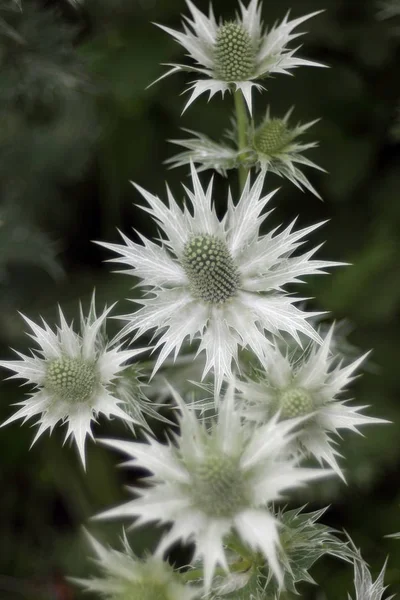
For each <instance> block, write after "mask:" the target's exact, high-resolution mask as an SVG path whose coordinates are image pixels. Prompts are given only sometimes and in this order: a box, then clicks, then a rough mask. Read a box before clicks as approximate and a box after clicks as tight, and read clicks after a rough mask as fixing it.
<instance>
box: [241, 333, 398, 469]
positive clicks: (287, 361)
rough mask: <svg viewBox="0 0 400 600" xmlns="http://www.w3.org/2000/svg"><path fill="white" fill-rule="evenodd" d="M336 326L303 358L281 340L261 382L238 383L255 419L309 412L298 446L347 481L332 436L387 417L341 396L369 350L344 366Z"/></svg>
mask: <svg viewBox="0 0 400 600" xmlns="http://www.w3.org/2000/svg"><path fill="white" fill-rule="evenodd" d="M333 331H334V328H333V326H332V327H331V329H330V330H329V332H328V334H327V335H326V337H325V339H324V341H323V344H322V345H318V344H315V343H311V344H310V347H309V348H308V349H307V350H306V351H305V352H304V354H303V356H302V357H300V358H298V357H297V356H296V357H295V358H294V359H293V360H292V359H291V357H290V356H289V355H288V354H287V353H285V352H284V351H283V350H282V349H280V348H279V346H278V345H276V346H275V347H273V348H271V350H270V353H269V366H268V370H267V371H265V372H264V371H260V372H259V374H258V375H259V377H258V380H257V381H255V380H253V379H248V380H247V381H237V382H236V385H237V388H238V389H239V390H240V392H241V393H242V395H243V401H244V408H243V411H244V414H245V416H246V417H247V418H248V419H250V420H254V421H256V422H261V423H263V422H265V421H268V420H269V419H270V418H271V417H272V415H274V414H279V416H280V418H281V419H282V420H284V419H290V418H293V417H300V416H303V417H305V416H307V415H310V416H309V418H308V419H306V420H305V421H304V422H303V423H302V425H301V428H300V430H299V432H298V436H297V439H296V444H295V447H296V450H300V452H302V453H304V454H306V455H313V456H315V457H316V458H317V460H318V461H319V462H320V463H322V462H324V461H325V462H326V463H328V464H329V466H330V467H331V468H332V469H333V470H334V471H335V472H336V473H337V474H338V475H339V477H341V478H342V479H343V480H344V475H343V472H342V470H341V468H340V466H339V465H338V462H337V460H336V457H337V456H340V454H339V453H338V451H337V450H335V448H334V447H333V444H335V443H336V442H335V441H334V440H332V437H331V436H332V435H336V434H338V432H339V430H340V429H350V430H351V431H354V432H356V433H359V431H358V429H357V427H358V426H360V425H365V424H374V423H388V421H385V420H384V419H378V418H375V417H369V416H367V415H363V414H360V411H362V410H363V409H365V408H367V407H366V406H351V405H349V404H348V400H341V399H339V398H338V396H340V395H341V394H342V393H343V392H345V391H346V389H347V387H348V385H349V384H350V383H351V382H352V381H353V379H354V378H355V375H354V372H355V371H356V370H357V368H358V367H359V366H360V364H361V363H362V362H363V360H364V359H365V358H366V356H367V354H368V353H367V354H365V355H364V356H361V357H360V358H358V359H357V360H355V361H353V362H351V363H350V364H347V365H343V363H342V362H341V361H340V360H338V357H337V356H336V355H335V354H333V353H332V352H331V340H332V335H333Z"/></svg>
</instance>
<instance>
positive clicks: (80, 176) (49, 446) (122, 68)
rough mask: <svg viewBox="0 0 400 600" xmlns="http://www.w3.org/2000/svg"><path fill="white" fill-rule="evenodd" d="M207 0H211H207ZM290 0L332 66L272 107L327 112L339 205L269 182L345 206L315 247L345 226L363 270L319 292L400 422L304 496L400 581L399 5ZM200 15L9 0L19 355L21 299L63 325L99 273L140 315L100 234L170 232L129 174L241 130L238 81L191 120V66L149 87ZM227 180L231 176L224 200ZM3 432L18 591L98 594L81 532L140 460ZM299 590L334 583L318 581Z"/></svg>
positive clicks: (157, 184) (2, 563) (337, 256)
mask: <svg viewBox="0 0 400 600" xmlns="http://www.w3.org/2000/svg"><path fill="white" fill-rule="evenodd" d="M214 4H215V9H216V12H217V14H223V15H224V16H226V17H229V16H233V13H234V10H235V9H236V3H233V2H232V1H231V0H216V2H215V3H214ZM207 5H208V2H207V1H206V0H199V1H198V6H199V8H201V9H203V10H207ZM289 8H291V9H292V15H293V16H294V17H296V16H300V15H301V14H304V13H306V12H311V11H314V10H319V9H326V10H325V12H324V13H322V14H320V15H319V16H318V17H316V18H314V19H312V20H311V21H310V22H307V29H308V31H309V34H308V35H307V36H306V37H304V38H303V47H302V49H301V53H302V55H303V56H304V57H308V58H310V59H312V60H318V61H321V62H324V63H325V64H327V65H329V66H330V68H329V69H324V70H322V69H306V68H304V69H299V70H298V71H296V73H295V75H296V76H295V77H287V76H281V77H276V78H274V79H270V80H268V81H267V88H268V91H267V92H266V93H264V94H263V95H257V96H256V98H255V106H256V111H257V113H258V114H259V115H262V114H263V112H264V110H265V106H266V104H267V103H269V104H270V106H271V113H272V115H276V116H278V117H280V116H282V115H283V114H284V113H285V112H286V111H287V110H288V108H290V106H291V105H295V112H294V119H295V120H296V119H297V120H301V121H303V122H304V121H307V120H311V119H315V118H317V117H321V121H320V122H319V123H318V124H317V125H316V126H315V127H314V128H313V131H312V133H311V134H310V136H312V137H311V138H310V139H312V140H314V139H319V141H320V147H319V148H318V149H316V150H313V151H311V152H310V158H311V159H312V160H314V161H315V162H316V163H317V164H319V165H321V166H322V167H324V168H326V169H327V170H328V172H329V174H328V175H324V174H319V173H312V172H311V173H308V175H309V177H310V180H311V181H312V183H313V185H315V186H316V187H317V189H318V190H319V191H320V193H321V195H322V196H323V198H324V202H323V203H322V202H319V201H318V200H316V199H315V197H313V196H312V195H311V194H303V193H302V192H300V191H299V190H298V189H296V188H294V187H293V186H292V185H290V184H289V183H286V182H283V183H282V180H279V179H277V178H275V177H274V176H272V175H271V176H270V177H269V178H268V185H269V186H270V188H271V189H272V188H274V187H276V186H277V185H279V186H281V190H280V191H279V193H278V194H277V196H275V204H276V206H277V208H276V210H275V211H274V214H273V216H272V217H271V218H270V219H269V225H270V226H271V225H273V224H278V223H280V222H282V221H285V222H287V221H288V220H289V219H292V218H293V217H294V216H296V215H300V216H299V222H300V223H301V224H308V223H311V222H314V221H316V220H321V219H330V222H329V223H328V224H327V225H326V226H325V227H324V228H323V230H321V232H320V233H319V234H317V235H315V236H314V242H318V241H319V240H321V241H322V240H323V239H326V240H327V242H326V244H325V246H324V248H323V249H322V250H321V254H323V255H324V256H325V257H327V258H329V259H332V260H342V261H346V262H350V263H352V266H349V267H346V268H342V269H338V270H337V271H336V272H335V273H334V274H333V275H329V276H328V277H325V278H320V279H319V280H317V281H310V283H309V285H308V287H307V296H315V299H314V300H313V301H312V303H311V304H312V305H313V306H315V307H318V308H323V309H326V310H329V311H331V315H329V318H331V317H332V318H336V319H342V318H346V319H347V320H348V321H349V322H350V323H351V326H352V331H351V333H350V335H349V341H350V342H351V343H352V344H354V345H356V346H358V347H359V348H360V349H361V350H367V349H369V348H374V353H373V357H372V359H371V361H370V364H369V368H368V370H367V372H366V373H365V375H364V376H363V377H362V378H361V379H360V380H358V381H357V383H356V384H355V385H354V389H353V390H352V395H354V397H356V398H357V399H358V400H359V402H360V403H361V404H365V405H371V409H370V411H371V412H370V414H374V415H376V416H380V417H384V418H388V419H390V420H392V421H393V424H392V425H388V426H386V427H372V428H370V429H367V430H366V431H365V432H364V433H365V435H366V437H365V438H362V437H358V436H348V437H347V436H346V437H345V439H344V440H343V443H342V447H341V449H342V452H343V454H344V456H345V457H346V465H347V478H348V483H349V485H348V487H346V486H344V485H343V484H340V483H337V482H325V483H324V484H322V486H320V487H318V486H313V488H312V490H311V491H310V492H309V494H308V496H307V497H304V496H303V497H301V498H300V497H299V498H298V499H297V500H298V501H299V502H304V500H307V501H309V500H311V501H313V502H312V504H311V506H312V507H313V508H319V507H321V506H324V505H326V504H331V507H330V509H329V510H328V512H327V513H326V514H325V515H324V518H323V522H324V523H326V524H328V525H330V526H334V527H336V528H339V529H340V528H342V527H344V528H345V529H346V530H347V531H348V533H349V534H350V535H351V536H352V537H353V538H354V541H355V543H356V545H357V546H361V548H362V552H363V555H364V557H365V559H366V560H367V561H368V562H370V564H371V567H372V571H373V573H374V574H377V573H378V572H379V570H380V568H381V566H382V564H383V562H384V559H385V556H386V555H387V554H388V553H389V554H390V560H389V565H388V571H387V583H389V584H391V588H390V590H391V592H392V593H395V592H397V593H400V542H399V541H396V540H393V539H387V538H384V537H383V536H384V535H386V534H390V533H393V532H396V531H399V530H400V407H399V402H400V397H399V396H400V376H399V364H400V319H399V308H400V263H399V254H400V236H399V231H400V139H399V138H400V136H398V135H396V131H397V130H398V120H397V119H398V106H399V103H400V76H399V62H400V60H399V59H400V36H399V34H398V31H399V29H398V25H399V24H398V23H397V22H396V16H395V15H394V16H393V18H390V19H382V18H381V17H382V14H381V15H380V16H379V11H380V10H381V8H380V5H379V3H377V2H375V0H352V1H351V2H349V1H348V0H296V1H295V2H294V1H293V2H291V3H289V2H285V1H283V2H277V1H275V2H272V1H265V2H264V6H263V16H264V21H265V22H266V23H273V22H275V20H276V19H280V18H282V17H283V16H284V14H285V12H286V10H287V9H289ZM185 10H186V9H185V4H184V1H183V0H84V1H82V2H73V3H70V2H67V0H65V1H64V2H63V1H62V0H58V1H56V0H54V1H52V2H50V1H48V2H45V1H44V0H43V1H41V2H40V1H39V0H37V1H36V2H34V1H33V0H21V9H20V8H19V6H18V4H17V3H15V2H14V1H13V0H2V1H1V3H0V192H1V199H0V250H1V252H0V291H1V294H0V344H1V356H2V357H4V358H5V357H7V356H11V351H10V350H9V347H10V346H11V347H14V348H18V349H20V350H22V351H24V350H27V348H28V347H29V338H28V337H27V336H26V335H24V333H23V331H24V326H23V322H22V320H21V319H20V317H19V316H18V314H17V311H18V310H19V311H22V312H24V313H25V314H27V315H28V316H29V317H31V318H33V319H38V317H39V315H42V316H43V317H45V318H46V319H47V320H48V321H49V322H53V320H54V317H55V314H56V305H57V303H60V304H61V305H62V306H63V309H65V312H66V313H67V314H68V315H69V316H70V317H71V318H72V317H74V316H76V309H77V300H78V299H82V300H83V301H84V302H85V301H87V299H88V298H89V296H90V294H91V290H92V287H93V286H96V289H97V297H98V300H99V302H100V303H103V302H106V301H107V302H113V301H115V300H121V303H120V306H119V310H121V311H122V312H123V309H124V300H123V299H124V298H126V297H128V296H129V295H130V296H131V297H132V293H133V292H130V285H131V283H132V282H131V281H129V278H128V277H124V276H122V275H112V274H111V273H110V268H109V266H107V265H104V264H103V261H104V259H105V258H108V256H107V254H106V252H105V251H103V250H101V249H100V248H99V247H97V246H95V245H94V244H93V243H92V242H91V240H93V239H106V240H108V241H113V240H116V239H117V233H116V228H117V227H119V228H121V229H122V230H123V231H124V232H126V233H127V234H128V235H130V234H131V227H134V228H135V229H139V230H140V231H141V232H143V233H144V234H146V235H155V234H156V232H155V231H153V230H152V228H151V224H150V221H149V219H148V218H147V217H146V215H145V213H143V211H141V210H140V209H138V208H137V207H136V206H134V203H136V202H138V200H139V197H138V195H137V193H136V192H135V191H134V189H133V188H132V186H131V185H130V183H129V180H134V181H136V182H138V183H139V184H141V185H142V186H143V187H145V188H148V189H150V190H151V191H152V192H154V193H159V194H161V193H163V188H164V181H165V179H166V178H168V181H169V183H170V185H171V187H172V189H173V191H174V192H175V193H176V194H178V195H179V194H181V188H180V181H186V179H187V172H186V171H185V170H184V169H177V170H174V171H171V172H167V171H166V168H165V166H164V165H163V161H165V160H166V159H167V158H169V157H170V156H171V155H172V154H173V153H174V147H173V146H172V145H170V144H168V142H167V139H169V138H176V137H179V136H178V133H179V132H178V129H179V128H180V127H185V128H189V129H194V130H198V131H202V132H204V133H206V134H208V135H212V137H213V138H215V139H217V138H218V134H222V132H223V131H224V129H225V128H226V127H227V126H228V125H229V120H230V116H231V112H230V111H231V109H232V110H233V108H232V103H231V98H229V97H228V96H227V97H226V99H225V101H224V102H223V101H222V100H221V99H220V98H216V99H213V101H212V102H211V103H209V104H208V103H207V101H206V99H200V100H199V101H197V102H196V103H195V104H194V105H193V106H192V107H191V108H190V109H189V110H188V111H187V113H185V114H184V115H183V116H181V111H182V108H183V105H184V99H183V98H182V97H181V96H180V94H181V92H182V91H183V90H184V89H185V86H186V84H187V81H188V80H187V79H186V78H185V76H184V75H183V74H179V75H176V76H175V77H174V78H172V77H171V78H169V79H166V80H164V81H163V82H160V83H158V84H157V85H155V86H153V87H150V88H147V86H148V85H149V84H150V83H151V82H152V81H153V80H154V79H156V78H157V77H158V76H159V75H161V73H162V72H163V67H161V66H160V65H159V63H168V62H173V61H177V62H181V61H182V57H181V54H182V53H181V50H180V48H179V47H178V45H177V44H176V43H174V42H173V41H172V40H171V39H170V38H169V37H168V36H167V35H166V34H164V33H163V32H162V31H160V30H158V29H157V28H156V27H154V26H153V25H152V24H151V21H155V22H160V23H163V24H166V25H169V26H171V27H180V13H182V12H184V11H185ZM386 16H387V15H386ZM303 29H304V26H303ZM227 107H229V108H227ZM396 127H397V129H396ZM208 177H209V174H207V173H206V174H205V175H204V179H207V178H208ZM236 185H237V182H236V180H235V179H234V178H233V179H231V186H232V188H233V189H236ZM226 193H227V183H226V181H224V180H223V179H221V178H219V177H218V176H217V177H216V196H215V197H216V201H217V204H218V205H219V206H220V207H223V205H224V204H223V203H224V201H225V198H226ZM139 202H140V200H139ZM116 326H117V324H115V327H116ZM23 393H24V390H21V389H19V388H18V386H17V385H16V384H15V383H13V382H4V383H3V384H2V386H1V391H0V394H1V404H0V419H1V420H2V421H3V420H4V419H5V418H6V417H7V416H8V415H9V414H10V411H11V410H13V409H12V408H10V404H11V403H13V402H18V401H19V400H20V399H21V397H22V394H23ZM0 433H1V434H0V454H1V467H0V490H1V494H0V531H1V537H0V597H1V598H4V599H6V600H7V599H10V600H12V599H13V598H15V599H18V598H30V599H32V600H50V599H53V600H55V599H56V598H57V599H60V600H70V599H72V598H79V597H80V595H79V592H78V591H77V590H75V589H74V588H73V587H71V586H70V585H69V584H68V583H67V582H66V581H65V580H64V579H63V577H62V574H71V575H75V576H82V575H87V574H88V570H89V569H90V568H91V565H90V562H88V561H86V558H85V557H86V554H87V548H86V547H85V544H84V541H83V537H82V536H81V532H80V527H81V525H83V524H86V525H87V524H88V519H89V518H90V517H91V516H92V515H93V514H95V513H96V512H99V511H100V510H102V509H104V508H105V507H108V506H109V505H113V504H116V503H118V502H120V501H122V500H123V499H125V498H126V497H127V495H126V492H125V490H124V489H123V487H122V484H123V483H131V482H132V481H133V478H134V477H135V476H136V475H137V474H135V473H134V472H132V471H130V472H125V471H121V470H117V469H116V468H115V464H116V462H117V460H118V457H116V456H115V455H113V454H112V453H111V452H108V451H105V450H104V449H103V448H101V447H99V446H95V445H94V444H89V452H88V454H89V456H88V472H87V474H85V473H83V472H82V469H81V467H80V464H79V461H78V460H77V457H76V455H75V451H74V450H73V449H70V448H69V447H64V448H62V447H61V445H62V432H60V430H57V431H56V432H55V433H54V435H53V436H52V437H51V438H46V439H45V438H43V439H41V440H40V441H39V443H38V444H37V445H36V446H35V447H34V448H33V449H32V450H30V451H28V448H29V445H30V443H31V439H32V437H33V436H32V431H30V429H29V427H28V426H24V427H22V428H18V425H13V426H11V427H7V428H5V429H4V430H1V432H0ZM95 433H96V434H100V435H103V436H104V435H108V436H110V435H114V436H120V437H126V436H128V435H129V433H128V431H127V430H126V429H125V428H124V427H123V425H121V424H118V423H114V422H113V423H106V422H101V423H100V424H99V426H98V427H96V431H95ZM89 526H90V529H91V530H93V532H94V533H95V534H96V535H98V536H99V537H100V538H102V539H103V541H104V540H109V541H111V542H112V541H115V540H116V538H117V537H118V535H119V532H120V524H116V523H111V524H101V525H100V524H98V523H93V524H89ZM130 538H131V542H132V545H133V547H134V549H135V550H136V551H139V552H140V550H141V549H142V548H143V547H144V546H145V545H150V546H151V544H152V543H153V542H154V532H150V531H144V532H143V531H142V530H140V531H136V532H134V533H132V534H131V535H130ZM312 575H313V577H314V578H315V579H316V580H317V581H318V582H320V583H321V586H322V588H323V589H324V590H325V594H326V597H327V599H328V600H337V599H340V598H341V599H344V598H346V597H347V596H346V594H347V590H349V591H350V590H351V589H352V585H351V579H352V571H351V568H349V567H346V565H344V564H342V563H338V562H335V561H334V560H333V559H326V560H323V561H320V562H319V563H317V565H316V566H315V567H314V568H313V570H312ZM299 588H300V589H301V591H302V593H304V597H305V598H307V599H309V600H311V599H315V598H316V593H317V592H316V589H313V588H312V587H310V586H304V587H302V585H300V586H299Z"/></svg>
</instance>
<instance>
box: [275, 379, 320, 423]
mask: <svg viewBox="0 0 400 600" xmlns="http://www.w3.org/2000/svg"><path fill="white" fill-rule="evenodd" d="M277 404H278V406H277V408H279V410H280V414H281V418H282V419H294V418H295V417H304V416H306V415H309V414H310V413H312V412H313V410H314V401H313V398H312V396H311V395H310V394H309V393H308V392H307V391H306V390H304V389H302V388H296V387H288V388H286V389H285V390H282V391H281V392H280V393H279V396H278V402H277Z"/></svg>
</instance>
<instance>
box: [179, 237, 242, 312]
mask: <svg viewBox="0 0 400 600" xmlns="http://www.w3.org/2000/svg"><path fill="white" fill-rule="evenodd" d="M182 265H183V267H184V269H185V271H186V274H187V276H188V278H189V282H190V287H191V291H192V294H193V295H194V296H195V297H196V298H198V299H200V300H203V301H204V302H211V303H212V304H221V303H223V302H225V301H226V300H229V298H232V296H234V295H235V294H236V292H237V290H238V287H239V271H238V269H237V267H236V265H235V263H234V260H233V258H232V256H231V254H230V252H229V249H228V247H227V245H226V243H225V242H224V241H223V240H221V239H219V238H217V237H215V236H212V235H196V236H193V237H192V238H191V239H190V240H189V242H188V243H187V244H186V246H185V248H184V251H183V260H182Z"/></svg>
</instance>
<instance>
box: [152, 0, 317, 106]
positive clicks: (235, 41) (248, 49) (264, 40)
mask: <svg viewBox="0 0 400 600" xmlns="http://www.w3.org/2000/svg"><path fill="white" fill-rule="evenodd" d="M186 1H187V5H188V7H189V10H190V12H191V15H192V18H191V19H190V18H188V17H185V21H184V22H183V29H184V31H183V32H181V31H175V30H174V29H170V28H169V27H165V26H164V25H159V27H161V29H163V30H164V31H166V32H167V33H168V34H170V35H171V36H172V37H173V38H174V39H175V40H176V41H177V42H178V43H179V44H181V45H182V46H183V47H184V48H185V50H187V52H188V54H189V56H190V57H191V58H192V59H193V60H194V61H195V66H186V65H180V64H173V65H170V66H172V69H171V70H170V71H168V72H167V73H166V74H165V75H163V77H166V76H167V75H170V74H171V73H175V72H177V71H181V70H184V71H191V72H194V73H198V74H200V75H204V76H205V78H203V79H200V80H197V81H195V82H193V84H192V85H191V87H190V88H189V89H190V90H192V95H191V97H190V99H189V101H188V103H187V104H186V107H185V110H186V108H187V107H188V106H190V104H191V103H192V102H193V101H194V100H196V98H198V97H199V96H200V95H201V94H202V93H204V92H209V93H210V97H212V96H213V95H214V94H216V93H217V92H221V93H222V94H224V93H225V92H226V91H233V90H235V89H236V90H239V89H240V90H241V91H242V93H243V95H244V97H245V99H246V103H247V106H248V108H249V111H250V113H251V112H252V99H251V92H252V88H253V87H256V88H257V89H262V87H263V86H262V85H260V84H259V83H256V80H257V79H264V78H266V77H268V76H269V75H271V74H272V73H289V71H290V70H291V69H294V68H296V67H299V66H302V65H307V66H313V67H321V66H323V65H321V64H319V63H316V62H313V61H310V60H305V59H303V58H298V57H297V56H296V54H295V53H296V50H297V48H295V49H294V50H289V49H288V47H287V46H288V44H289V43H290V42H291V41H292V40H293V39H295V38H297V37H298V36H299V35H302V34H301V33H292V32H293V30H294V29H295V28H296V27H298V26H299V25H300V24H301V23H303V22H304V21H306V20H307V19H310V18H311V17H313V16H315V15H317V14H318V13H319V12H320V11H317V12H314V13H310V14H308V15H305V16H303V17H299V18H298V19H293V20H292V21H289V15H288V14H287V15H286V16H285V18H284V19H283V21H282V22H281V23H279V24H275V25H274V26H273V27H272V28H271V29H270V30H266V29H264V27H263V24H262V21H261V5H260V4H259V2H258V0H251V1H250V3H249V5H248V6H247V8H245V7H244V5H243V4H242V3H241V2H239V6H240V15H237V17H236V19H235V20H233V21H221V22H220V23H219V24H218V23H217V21H216V19H215V16H214V13H213V10H212V7H210V13H209V16H208V17H207V16H206V15H204V14H203V13H202V12H201V11H199V10H198V8H196V7H195V6H194V4H193V3H192V2H191V1H190V0H186ZM163 77H161V79H162V78H163Z"/></svg>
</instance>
